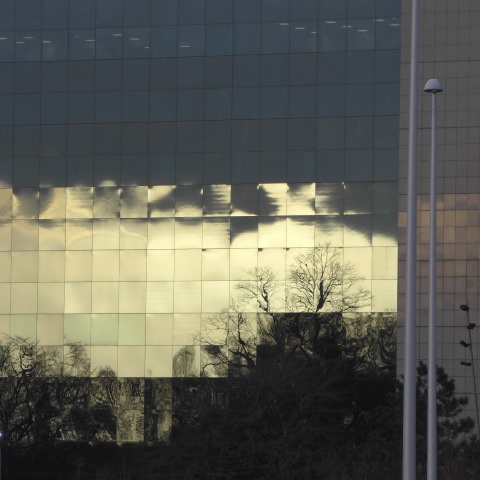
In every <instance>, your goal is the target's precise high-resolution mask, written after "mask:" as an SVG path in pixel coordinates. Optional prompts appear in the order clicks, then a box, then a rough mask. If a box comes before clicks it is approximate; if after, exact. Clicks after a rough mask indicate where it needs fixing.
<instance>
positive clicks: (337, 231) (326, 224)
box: [315, 215, 344, 247]
mask: <svg viewBox="0 0 480 480" xmlns="http://www.w3.org/2000/svg"><path fill="white" fill-rule="evenodd" d="M343 234H344V229H343V215H331V216H328V215H321V216H320V215H319V216H317V217H316V218H315V245H316V246H322V245H325V244H330V245H331V246H332V247H343Z"/></svg>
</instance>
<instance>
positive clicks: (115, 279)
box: [0, 0, 401, 379]
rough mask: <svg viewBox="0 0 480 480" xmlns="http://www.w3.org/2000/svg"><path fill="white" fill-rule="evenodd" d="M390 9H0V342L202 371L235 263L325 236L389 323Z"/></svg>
mask: <svg viewBox="0 0 480 480" xmlns="http://www.w3.org/2000/svg"><path fill="white" fill-rule="evenodd" d="M400 3H401V2H400V0H348V1H347V0H335V1H333V0H2V1H1V2H0V334H7V335H12V336H13V335H18V336H21V337H25V338H30V339H32V340H34V341H38V343H39V345H41V346H45V347H47V346H48V347H58V348H62V349H65V351H68V348H69V346H68V345H70V344H72V343H73V344H81V345H84V346H85V348H86V351H87V352H88V357H89V360H90V367H91V370H92V372H93V374H94V375H95V374H97V373H98V371H99V369H100V368H103V367H110V368H111V369H112V370H113V371H114V372H116V374H117V375H118V376H119V377H122V378H123V377H133V378H142V379H143V378H172V377H178V376H199V375H200V371H201V348H202V346H201V345H200V344H199V343H200V342H199V341H198V338H199V337H198V332H199V331H200V329H201V326H202V322H204V321H206V319H208V318H209V317H211V315H212V314H215V313H218V312H220V311H221V310H222V309H224V308H227V307H228V306H229V302H230V299H231V298H232V296H234V295H235V288H234V286H235V284H236V283H237V282H239V281H243V280H248V276H246V275H247V274H246V273H245V271H246V269H248V268H253V267H257V266H267V265H269V266H272V268H273V269H274V270H275V272H276V273H277V275H278V277H279V278H280V279H285V276H286V272H287V271H288V268H289V264H290V262H291V260H292V259H293V258H294V257H295V255H296V254H298V253H299V252H301V251H302V249H309V248H313V247H314V246H321V245H325V244H327V243H329V244H330V245H332V246H333V247H338V248H339V249H341V251H342V255H343V257H344V260H345V261H348V262H351V263H352V264H354V265H355V267H356V268H357V270H358V272H359V274H360V275H361V276H362V277H363V278H364V280H363V281H362V283H363V285H362V286H363V287H364V288H366V289H368V290H370V291H371V293H372V302H371V305H370V306H369V307H368V308H364V310H365V311H367V312H368V313H384V312H390V313H392V312H396V309H397V253H398V252H397V218H398V208H397V183H398V132H399V97H400V95H399V92H400V16H401V11H400V10H401V8H400ZM195 339H197V340H195ZM185 351H188V352H190V354H191V355H192V357H193V359H194V360H193V361H192V362H189V363H188V368H187V367H186V365H187V363H185V362H184V363H183V364H182V365H183V366H182V367H181V368H180V367H177V366H176V365H178V362H177V361H176V360H175V359H176V358H178V355H183V352H185Z"/></svg>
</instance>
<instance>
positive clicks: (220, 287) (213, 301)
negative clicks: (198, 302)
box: [202, 281, 230, 312]
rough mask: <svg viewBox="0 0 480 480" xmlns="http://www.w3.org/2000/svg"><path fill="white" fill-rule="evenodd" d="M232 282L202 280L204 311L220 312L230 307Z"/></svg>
mask: <svg viewBox="0 0 480 480" xmlns="http://www.w3.org/2000/svg"><path fill="white" fill-rule="evenodd" d="M229 301H230V282H227V281H224V282H211V281H204V282H202V312H220V311H222V310H223V309H225V308H228V305H229Z"/></svg>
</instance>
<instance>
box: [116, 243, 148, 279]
mask: <svg viewBox="0 0 480 480" xmlns="http://www.w3.org/2000/svg"><path fill="white" fill-rule="evenodd" d="M146 279H147V252H146V250H120V281H135V280H136V281H145V280H146Z"/></svg>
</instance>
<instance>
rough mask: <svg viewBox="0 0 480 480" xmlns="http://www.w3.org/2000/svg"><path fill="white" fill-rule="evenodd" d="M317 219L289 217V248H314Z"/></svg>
mask: <svg viewBox="0 0 480 480" xmlns="http://www.w3.org/2000/svg"><path fill="white" fill-rule="evenodd" d="M314 238H315V217H287V247H289V248H290V247H310V248H313V246H314Z"/></svg>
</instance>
